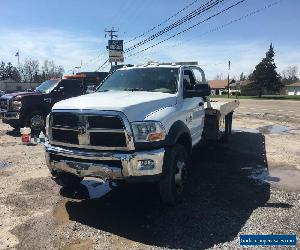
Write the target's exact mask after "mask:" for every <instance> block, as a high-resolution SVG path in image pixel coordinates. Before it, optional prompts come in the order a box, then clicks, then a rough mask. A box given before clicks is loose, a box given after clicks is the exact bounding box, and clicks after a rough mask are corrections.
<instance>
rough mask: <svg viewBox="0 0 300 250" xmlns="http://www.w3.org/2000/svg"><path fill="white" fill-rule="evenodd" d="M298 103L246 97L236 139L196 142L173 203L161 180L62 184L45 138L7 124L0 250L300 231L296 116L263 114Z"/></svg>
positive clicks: (194, 244)
mask: <svg viewBox="0 0 300 250" xmlns="http://www.w3.org/2000/svg"><path fill="white" fill-rule="evenodd" d="M298 103H299V104H300V102H292V103H291V104H289V103H287V102H280V101H276V103H275V102H273V101H271V102H270V101H255V100H249V101H248V100H241V107H240V109H239V110H238V111H237V112H236V113H235V117H234V123H233V129H234V131H233V134H232V136H231V137H230V138H229V142H228V143H225V144H220V143H217V144H209V145H203V146H198V147H196V148H195V149H194V151H193V155H192V162H191V170H190V173H191V174H190V179H189V180H190V181H189V184H188V186H187V189H186V194H185V198H184V200H183V202H182V203H181V204H179V205H178V206H176V207H171V208H170V207H165V206H163V205H162V204H161V202H160V200H159V198H158V195H157V189H156V187H155V186H154V185H125V186H121V187H116V188H114V189H113V190H110V188H109V187H108V185H107V183H104V184H103V183H102V182H100V181H99V180H95V179H88V180H84V181H83V182H82V184H81V185H80V187H79V188H78V189H77V190H75V191H72V190H66V189H64V188H60V187H59V186H57V185H56V184H55V183H54V182H53V181H52V180H51V178H50V175H49V172H48V169H47V167H46V165H45V160H44V154H43V148H42V146H41V145H37V146H24V145H22V144H21V143H20V138H19V136H20V135H19V133H18V131H13V130H12V129H11V128H10V127H9V126H8V125H6V124H3V123H1V122H0V177H1V182H0V218H1V221H0V249H12V248H16V249H239V248H240V246H239V235H240V234H297V235H298V237H299V235H300V224H299V221H300V182H299V179H300V165H299V164H300V151H299V150H300V128H299V122H297V121H294V119H288V118H285V119H286V120H284V121H282V120H281V119H280V118H276V117H275V116H273V117H272V116H268V117H267V118H266V117H263V116H261V115H256V113H257V112H260V111H261V110H262V109H268V110H271V111H272V112H277V111H276V110H279V109H282V110H286V111H288V110H290V111H292V110H295V111H296V110H297V109H298ZM247 107H248V108H255V109H256V110H254V109H250V110H253V112H252V111H251V112H250V111H249V110H248V111H247ZM243 112H249V113H250V114H244V113H243ZM272 112H270V113H272ZM272 114H273V113H272ZM282 114H284V111H282ZM274 126H281V127H280V128H285V129H281V130H279V131H276V130H272V128H273V127H274ZM297 247H298V248H299V247H300V245H299V243H298V246H297Z"/></svg>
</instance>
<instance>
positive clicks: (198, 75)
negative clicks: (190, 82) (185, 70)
mask: <svg viewBox="0 0 300 250" xmlns="http://www.w3.org/2000/svg"><path fill="white" fill-rule="evenodd" d="M192 71H193V73H194V76H195V80H196V84H201V83H204V79H203V77H202V74H201V72H200V70H199V69H192Z"/></svg>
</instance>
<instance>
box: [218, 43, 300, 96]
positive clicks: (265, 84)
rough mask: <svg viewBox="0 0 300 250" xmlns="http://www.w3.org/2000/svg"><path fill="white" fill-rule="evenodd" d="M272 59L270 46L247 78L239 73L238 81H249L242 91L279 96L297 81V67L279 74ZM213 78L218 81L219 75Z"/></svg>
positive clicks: (290, 67) (271, 46)
mask: <svg viewBox="0 0 300 250" xmlns="http://www.w3.org/2000/svg"><path fill="white" fill-rule="evenodd" d="M274 57H275V51H274V47H273V44H271V45H270V47H269V49H268V51H267V52H266V55H265V57H264V58H263V59H262V60H261V62H259V63H258V64H257V65H256V66H255V69H254V71H253V72H251V73H250V74H249V75H248V76H246V75H245V74H244V73H243V72H242V73H241V75H240V77H239V79H238V80H239V81H245V80H249V84H247V85H246V86H243V88H244V90H246V91H247V92H251V93H254V94H256V95H258V96H259V97H261V96H262V95H263V94H280V93H281V91H282V90H283V88H284V87H285V86H286V85H288V84H291V83H295V82H297V81H299V78H298V67H297V66H289V67H287V68H286V69H285V70H283V71H282V72H281V74H279V73H278V72H277V66H276V64H275V60H274ZM215 78H216V79H220V74H218V75H217V76H216V77H215ZM234 81H236V79H234Z"/></svg>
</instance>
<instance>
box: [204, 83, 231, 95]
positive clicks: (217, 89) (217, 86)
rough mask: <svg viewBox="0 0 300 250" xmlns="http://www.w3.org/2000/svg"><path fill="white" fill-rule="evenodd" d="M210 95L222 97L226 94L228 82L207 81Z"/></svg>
mask: <svg viewBox="0 0 300 250" xmlns="http://www.w3.org/2000/svg"><path fill="white" fill-rule="evenodd" d="M208 84H209V86H210V88H211V94H212V95H222V94H225V93H227V84H228V80H211V81H208Z"/></svg>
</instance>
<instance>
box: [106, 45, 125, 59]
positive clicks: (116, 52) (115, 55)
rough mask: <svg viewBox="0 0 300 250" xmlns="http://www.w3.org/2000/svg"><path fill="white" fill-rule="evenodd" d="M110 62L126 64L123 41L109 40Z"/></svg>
mask: <svg viewBox="0 0 300 250" xmlns="http://www.w3.org/2000/svg"><path fill="white" fill-rule="evenodd" d="M108 50H109V62H124V55H123V40H108Z"/></svg>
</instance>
